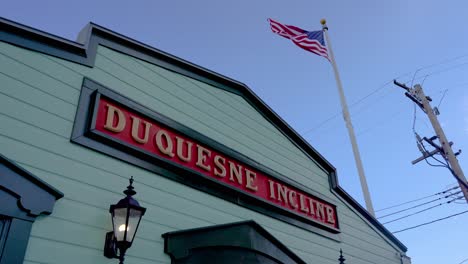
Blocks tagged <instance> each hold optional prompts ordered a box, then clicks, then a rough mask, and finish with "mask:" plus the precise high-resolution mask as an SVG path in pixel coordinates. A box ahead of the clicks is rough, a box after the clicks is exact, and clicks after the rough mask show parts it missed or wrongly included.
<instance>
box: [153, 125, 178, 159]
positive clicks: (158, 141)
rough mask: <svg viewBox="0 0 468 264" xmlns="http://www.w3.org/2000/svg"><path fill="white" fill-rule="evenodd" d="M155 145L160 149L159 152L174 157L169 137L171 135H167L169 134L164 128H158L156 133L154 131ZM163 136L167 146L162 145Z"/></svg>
mask: <svg viewBox="0 0 468 264" xmlns="http://www.w3.org/2000/svg"><path fill="white" fill-rule="evenodd" d="M155 137H156V146H157V147H158V149H159V150H160V151H161V153H163V154H165V155H167V156H169V157H171V158H172V157H174V153H173V150H172V148H173V144H172V139H171V136H169V134H168V133H167V131H166V130H164V129H160V130H159V131H158V132H157V133H156V136H155ZM163 137H164V139H165V141H166V142H167V146H166V147H164V142H163Z"/></svg>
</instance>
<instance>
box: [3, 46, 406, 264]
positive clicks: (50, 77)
mask: <svg viewBox="0 0 468 264" xmlns="http://www.w3.org/2000/svg"><path fill="white" fill-rule="evenodd" d="M0 51H1V52H0V81H2V83H3V84H6V86H5V87H6V88H5V89H3V88H2V90H0V123H2V127H1V128H0V148H1V149H2V154H4V155H6V156H7V157H9V158H11V159H13V160H15V161H17V162H18V163H19V164H20V165H21V166H23V167H25V168H26V169H28V170H30V171H31V172H32V173H33V174H35V175H37V176H39V177H40V178H41V179H43V180H45V181H46V182H48V183H49V184H51V185H52V186H54V187H56V188H58V189H59V190H61V191H62V192H64V193H65V197H64V198H63V199H61V200H59V201H58V202H57V204H56V207H55V209H54V212H53V214H52V215H51V216H47V217H41V218H40V220H38V222H37V224H35V225H33V231H32V237H31V239H30V244H29V246H28V251H27V255H26V261H25V263H28V262H29V263H114V262H115V260H108V259H106V258H104V257H103V256H102V247H103V240H104V234H105V232H106V231H107V230H110V229H111V221H110V215H109V213H108V208H109V205H110V204H111V203H115V202H116V201H117V200H119V199H120V198H121V197H122V193H121V191H122V190H123V188H124V187H125V186H126V185H127V179H128V177H129V176H130V175H133V176H135V178H136V182H135V185H136V189H137V191H138V194H137V197H136V198H137V199H138V200H139V201H140V202H141V204H142V205H143V206H145V207H147V208H148V211H147V214H146V215H145V217H144V218H143V220H142V224H141V226H140V228H141V229H140V232H139V233H137V238H136V241H135V245H134V247H132V249H130V251H129V257H128V261H129V262H131V263H150V262H151V263H154V262H156V263H169V262H170V260H169V257H168V256H167V255H166V254H164V253H163V249H162V244H163V240H162V238H161V237H160V235H161V233H164V232H169V231H174V230H181V229H187V228H193V227H201V226H209V225H214V224H223V223H228V222H234V221H240V220H248V219H254V220H255V221H257V222H258V223H259V224H260V225H262V226H264V227H265V228H266V229H267V230H268V231H269V232H271V233H272V234H273V235H274V236H275V237H277V238H278V239H280V240H281V241H282V242H283V243H284V244H286V245H287V246H288V247H290V249H291V250H293V251H294V252H295V253H297V254H298V255H299V256H300V257H302V258H303V259H304V260H305V261H306V262H308V263H323V264H328V263H330V264H331V263H336V262H337V258H338V254H339V253H338V252H339V248H343V249H344V251H345V256H346V258H347V263H353V264H355V263H363V264H367V263H379V264H380V263H395V264H399V263H400V262H399V259H398V257H396V252H397V250H396V249H395V248H394V247H392V246H391V245H390V244H389V243H388V242H387V241H386V240H385V239H384V238H383V237H382V235H381V234H379V233H378V232H376V231H375V230H374V228H373V227H371V226H370V225H369V224H368V223H367V222H365V221H364V220H363V219H361V217H360V216H358V214H357V213H356V212H355V211H354V210H353V209H351V208H349V206H348V205H346V204H345V203H343V202H342V201H341V199H338V198H337V197H335V195H334V194H333V193H331V192H330V190H329V186H328V184H329V183H328V175H327V174H326V173H325V172H324V171H323V170H321V169H320V168H319V167H318V166H317V164H316V163H315V162H313V161H311V160H309V159H308V158H307V156H306V155H305V154H304V153H303V152H302V151H301V150H299V149H298V148H297V147H296V146H295V145H294V144H291V143H290V142H289V140H288V139H287V138H286V137H285V136H284V135H282V133H281V132H279V131H276V130H275V129H276V128H274V127H273V126H272V125H271V124H270V123H269V122H268V121H267V120H266V119H265V118H264V117H263V116H262V115H260V114H259V113H258V112H257V111H256V110H255V109H254V108H253V107H252V106H251V105H249V104H248V103H246V101H245V100H244V99H242V98H240V97H239V96H237V95H235V94H232V93H229V92H226V91H224V90H220V89H216V88H214V87H212V86H210V85H207V84H204V83H201V82H199V81H195V80H192V79H189V78H188V77H183V76H179V75H178V74H176V73H173V72H169V71H167V70H165V69H162V68H159V67H157V66H154V65H151V64H149V63H147V62H142V61H138V60H136V59H135V58H130V57H126V56H124V55H122V54H119V53H116V52H114V51H112V50H109V49H106V48H102V47H100V48H99V53H100V54H98V57H97V61H96V67H94V68H89V67H85V66H81V65H77V64H74V63H70V62H68V61H64V60H61V59H58V58H52V57H48V56H46V55H43V54H38V53H34V52H31V51H27V50H23V49H20V48H17V47H14V46H11V45H8V44H3V43H1V44H0ZM6 63H8V67H7V66H5V65H6ZM10 64H11V67H10ZM20 76H23V78H20ZM24 76H27V78H24ZM83 76H86V77H89V78H91V79H94V80H96V81H98V82H100V83H102V84H103V85H105V86H108V87H110V88H112V89H113V90H116V91H117V92H119V93H121V94H124V95H125V96H128V97H130V98H132V99H134V100H136V101H138V102H140V103H141V104H143V105H145V106H148V107H149V108H151V109H154V110H156V111H158V112H160V113H161V114H163V115H166V116H169V117H170V118H172V119H174V120H176V121H178V122H180V123H183V124H185V125H187V126H188V127H191V128H192V129H195V130H197V131H199V132H200V133H202V134H204V135H207V136H209V137H211V138H213V139H215V140H217V141H219V142H222V143H223V144H225V145H227V146H229V147H231V148H233V149H235V150H237V151H239V152H241V153H243V154H245V155H247V156H249V157H251V158H254V159H255V160H256V161H259V162H260V163H262V164H264V165H265V166H267V167H270V168H272V169H273V170H276V171H278V172H280V173H282V174H284V175H286V176H288V177H290V178H291V179H293V180H295V181H297V182H300V183H301V184H303V185H306V186H308V187H309V188H311V189H313V190H314V191H315V192H316V193H321V194H323V195H324V196H326V197H328V198H329V199H330V200H331V201H332V202H333V203H335V204H336V205H337V206H338V212H339V220H340V222H341V229H342V235H341V236H342V239H343V243H336V242H335V241H333V240H330V239H328V238H326V237H322V236H319V235H317V234H315V233H312V232H307V231H304V230H303V229H300V228H297V227H295V226H292V225H290V224H287V223H284V222H282V221H278V220H276V219H273V218H271V217H268V216H265V215H262V214H259V213H257V212H255V211H252V210H249V209H246V208H243V207H240V206H238V205H235V204H233V203H230V202H228V201H225V200H222V199H219V198H217V197H214V196H212V195H209V194H206V193H203V192H200V191H198V190H195V189H192V188H190V187H187V186H185V185H182V184H179V183H176V182H174V181H171V180H169V179H166V178H163V177H160V176H158V175H156V174H154V173H151V172H148V171H146V170H144V169H141V168H138V167H135V166H132V165H129V164H127V163H123V162H121V161H119V160H117V159H114V158H111V157H109V156H106V155H102V154H100V153H98V152H95V151H92V150H89V149H87V148H84V147H82V146H78V145H75V144H70V142H69V138H70V135H71V129H72V125H73V123H72V122H73V117H74V112H75V111H76V104H77V103H78V96H79V90H80V89H81V83H82V80H83ZM162 76H164V77H162ZM143 77H144V78H143ZM156 84H157V85H156ZM207 100H208V101H209V102H211V103H207ZM174 105H177V107H174ZM207 113H210V114H207ZM226 120H228V121H226ZM226 122H227V123H228V124H226ZM242 126H246V127H248V129H246V130H244V131H242V133H237V135H231V134H236V133H232V131H239V127H242ZM268 130H270V131H269V132H270V133H269V134H268V135H267V136H266V137H265V139H262V138H261V137H260V136H259V134H260V135H262V134H265V133H267V132H268ZM255 131H256V132H257V134H255ZM269 141H274V142H275V143H274V144H273V145H270V146H267V144H268V142H269ZM246 142H247V143H246ZM255 144H256V145H255ZM246 145H248V146H246ZM251 145H253V146H254V147H253V148H252V147H251ZM282 155H289V156H290V158H289V159H290V160H287V159H286V160H285V159H283V158H282V157H283V156H282ZM77 212H79V213H77ZM55 227H60V228H55ZM54 228H55V229H54ZM61 229H63V230H64V231H63V232H62V233H61V232H60V230H61ZM74 236H76V237H75V239H74V238H73V237H74ZM88 240H89V241H92V242H91V243H88V242H87V241H88ZM46 252H54V253H56V254H57V256H55V257H52V256H50V254H49V255H47V253H46ZM137 256H141V257H140V258H139V257H137ZM80 257H81V258H80ZM68 258H71V259H72V260H71V262H70V261H68V260H69V259H68ZM78 260H80V261H78Z"/></svg>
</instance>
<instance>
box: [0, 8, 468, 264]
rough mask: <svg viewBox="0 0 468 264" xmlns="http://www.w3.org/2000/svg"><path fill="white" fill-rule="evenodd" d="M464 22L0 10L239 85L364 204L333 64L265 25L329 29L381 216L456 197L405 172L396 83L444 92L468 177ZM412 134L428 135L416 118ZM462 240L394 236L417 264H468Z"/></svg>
mask: <svg viewBox="0 0 468 264" xmlns="http://www.w3.org/2000/svg"><path fill="white" fill-rule="evenodd" d="M467 11H468V2H467V1H466V0H453V1H452V0H450V1H431V0H410V1H408V0H392V1H375V0H355V1H338V0H329V1H310V0H309V1H290V2H287V1H277V0H269V1H266V0H258V1H251V0H250V1H248V0H237V1H219V0H198V1H177V0H175V1H88V0H82V1H49V0H42V1H23V0H14V1H8V0H3V1H2V7H1V9H0V16H2V17H5V18H8V19H11V20H14V21H16V22H20V23H23V24H25V25H28V26H32V27H34V28H38V29H41V30H44V31H46V32H50V33H53V34H56V35H59V36H62V37H65V38H68V39H72V40H74V39H75V38H76V36H77V34H78V32H79V31H80V30H81V28H82V27H83V26H85V24H86V23H88V22H90V21H92V22H94V23H97V24H99V25H101V26H104V27H107V28H109V29H112V30H114V31H116V32H119V33H121V34H124V35H126V36H130V37H132V38H134V39H136V40H139V41H142V42H144V43H147V44H149V45H151V46H154V47H156V48H158V49H161V50H163V51H166V52H168V53H171V54H173V55H176V56H178V57H181V58H183V59H186V60H188V61H191V62H194V63H196V64H198V65H201V66H203V67H206V68H208V69H211V70H213V71H216V72H218V73H221V74H223V75H226V76H229V77H231V78H234V79H236V80H239V81H241V82H243V83H246V84H247V85H248V86H249V87H250V88H251V89H252V90H253V91H254V92H255V93H257V94H258V95H259V96H260V97H261V98H262V99H263V100H264V101H265V102H266V103H267V104H268V105H269V106H270V107H271V108H273V109H274V110H275V111H276V112H277V113H278V114H279V115H280V116H281V117H282V118H283V119H285V120H286V121H287V122H288V123H289V124H290V125H291V126H292V127H293V128H294V129H295V130H296V131H298V132H299V133H300V134H301V135H302V136H303V137H304V138H305V139H307V140H308V141H309V142H310V144H311V145H312V146H314V147H315V148H316V149H317V150H318V151H319V152H320V153H321V154H322V155H323V156H324V157H325V158H326V159H327V160H329V161H330V162H331V163H332V164H333V165H334V166H335V167H336V168H337V169H338V176H339V180H340V184H341V185H342V186H343V187H344V188H345V189H346V190H347V191H348V192H349V193H350V194H351V195H352V196H353V197H354V198H355V199H356V200H358V201H359V202H361V204H363V198H362V193H361V188H360V183H359V178H358V174H357V170H356V167H355V163H354V158H353V155H352V151H351V145H350V143H349V139H348V134H347V131H346V128H345V124H344V122H343V119H342V118H341V116H340V115H339V114H338V113H339V112H340V109H341V107H340V102H339V98H338V92H337V88H336V85H335V79H334V76H333V71H332V68H331V66H330V64H329V63H328V61H327V60H326V59H324V58H322V57H319V56H316V55H314V54H312V53H307V52H306V51H304V50H302V49H299V48H297V47H296V46H294V45H293V44H292V43H291V42H289V41H288V40H286V39H284V38H281V37H279V36H277V35H275V34H273V33H272V32H271V31H270V29H269V26H268V23H267V18H269V17H271V18H274V19H277V20H279V21H280V22H283V23H286V24H292V25H296V26H299V27H302V28H304V29H307V30H319V29H320V28H321V25H320V23H319V21H320V19H321V18H326V19H327V21H328V26H329V28H330V31H329V32H330V37H331V40H332V44H333V49H334V52H335V57H336V60H337V63H338V67H339V70H340V74H341V77H342V81H343V85H344V90H345V94H346V96H347V99H348V103H349V104H350V105H351V106H352V107H351V108H350V112H351V115H352V119H353V122H354V127H355V130H356V133H357V140H358V143H359V147H360V150H361V154H362V160H363V164H364V169H365V172H366V175H367V178H368V183H369V188H370V192H371V196H372V199H373V202H374V207H375V208H376V209H379V208H384V207H387V206H391V205H394V204H398V203H401V202H406V201H409V200H413V199H416V198H420V197H424V196H427V195H430V194H434V193H437V192H439V191H442V190H445V189H447V188H448V187H450V186H455V180H454V179H453V177H452V176H451V175H450V173H449V172H448V170H446V169H444V168H436V167H430V166H428V165H427V164H426V163H424V162H421V163H419V164H417V165H415V166H413V165H411V163H410V162H411V161H412V160H413V159H416V158H417V157H419V156H420V155H421V154H420V153H419V151H418V149H417V147H416V144H415V139H414V136H413V132H412V124H413V105H412V102H411V101H409V100H408V99H407V98H406V97H405V96H404V94H403V90H401V89H399V88H397V87H395V86H393V85H392V84H390V81H391V80H392V79H394V78H398V80H400V81H402V82H407V83H408V84H409V85H410V84H411V82H412V81H411V80H412V79H413V76H415V78H414V83H421V82H422V81H423V79H424V77H425V76H426V75H428V76H427V78H425V80H424V85H423V87H424V89H425V91H426V94H428V95H430V96H431V97H432V98H433V104H434V105H438V104H439V101H440V100H441V98H442V96H443V94H444V91H445V90H446V89H448V90H447V92H446V94H445V97H444V99H443V101H442V102H441V103H440V107H439V109H440V112H441V115H440V116H439V119H440V121H441V123H442V125H443V128H444V129H445V131H446V134H447V136H448V138H449V140H451V141H453V142H454V143H455V145H454V149H455V150H458V149H462V150H464V151H465V152H464V153H462V154H461V155H460V156H459V162H460V165H461V166H462V168H463V169H465V171H466V172H465V173H466V174H468V162H467V161H468V156H467V155H468V154H467V153H468V140H467V138H468V92H467V90H466V89H467V88H468V74H467V73H468V72H467V71H468V48H467V47H468V26H467V25H468V12H467ZM426 66H429V67H426ZM418 69H420V70H419V71H417V70H418ZM416 71H417V72H416ZM415 72H416V74H415ZM369 94H371V95H370V96H368V97H366V96H367V95H369ZM364 97H366V99H364V100H362V101H360V99H361V98H364ZM358 101H360V102H359V103H357V104H354V103H355V102H358ZM337 114H338V115H337ZM333 116H336V117H335V118H332V119H330V120H329V121H328V122H325V123H324V121H325V120H328V119H329V118H330V117H333ZM415 129H416V131H417V132H418V133H420V134H421V135H422V136H427V137H431V136H433V135H434V133H433V131H432V128H431V126H430V123H429V121H428V119H427V118H426V116H425V115H424V114H423V113H422V112H421V111H420V110H419V109H418V110H417V116H416V123H415ZM437 197H439V196H434V197H432V198H437ZM424 201H428V200H423V201H422V202H424ZM460 201H462V200H460ZM416 204H418V202H416V203H415V204H414V205H416ZM436 204H437V203H433V204H431V205H436ZM403 208H405V207H401V208H398V209H403ZM423 208H426V207H418V209H423ZM466 209H467V205H466V204H445V205H443V206H439V207H436V208H434V209H431V210H428V211H426V212H424V213H421V214H417V215H415V216H412V217H408V218H405V219H403V220H400V221H396V222H394V223H390V224H387V225H386V226H387V228H388V229H389V230H390V231H396V230H400V229H403V228H406V227H410V226H414V225H417V224H420V223H423V222H427V221H431V220H434V219H437V218H441V217H445V216H448V215H451V214H454V213H457V212H461V211H464V210H466ZM386 212H388V213H390V212H391V210H389V211H384V212H382V214H383V213H386ZM410 212H414V211H408V213H410ZM382 214H381V215H382ZM403 215H404V214H402V215H401V216H403ZM387 219H388V220H390V219H391V218H386V219H385V220H387ZM467 229H468V214H464V215H460V216H458V217H454V218H450V219H448V220H445V221H442V222H437V223H434V224H431V225H427V226H423V227H420V228H417V229H413V230H408V231H405V232H401V233H398V234H396V236H397V237H398V238H399V239H400V240H401V241H402V242H403V243H405V244H406V245H407V246H408V248H409V251H408V255H409V256H411V257H412V258H413V263H421V264H422V263H424V264H458V263H460V262H462V261H463V260H465V259H466V258H468V250H467V246H468V242H467V237H468V231H467ZM350 264H352V263H350Z"/></svg>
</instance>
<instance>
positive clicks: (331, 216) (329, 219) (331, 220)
mask: <svg viewBox="0 0 468 264" xmlns="http://www.w3.org/2000/svg"><path fill="white" fill-rule="evenodd" d="M327 222H328V223H330V224H334V223H335V214H334V213H333V208H331V207H330V206H327Z"/></svg>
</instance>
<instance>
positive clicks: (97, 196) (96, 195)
mask: <svg viewBox="0 0 468 264" xmlns="http://www.w3.org/2000/svg"><path fill="white" fill-rule="evenodd" d="M28 153H31V151H28ZM33 154H34V153H33ZM46 158H47V159H48V160H49V159H50V158H49V157H46ZM52 160H53V159H52ZM62 162H63V161H60V163H62ZM66 167H68V166H66ZM78 171H83V170H82V169H80V170H78ZM33 172H34V170H33ZM35 172H36V174H39V175H41V174H40V173H38V172H37V171H35ZM85 174H86V173H85ZM43 178H46V177H45V175H43ZM60 179H62V178H60ZM46 180H47V181H48V182H51V183H53V184H54V183H55V184H59V186H62V187H63V186H64V184H60V183H59V182H58V181H57V182H55V181H54V180H53V179H52V178H46ZM72 189H77V185H76V184H74V185H73V188H72ZM87 192H88V193H89V194H90V197H95V198H96V199H90V200H89V201H86V202H88V203H90V202H93V201H94V200H98V201H106V200H112V198H107V199H106V198H102V197H99V195H102V194H95V193H93V192H90V191H89V190H87ZM65 193H68V194H69V196H72V198H75V197H74V194H73V192H71V191H68V192H67V191H65ZM145 195H147V194H146V193H145ZM76 196H78V197H81V196H82V195H81V192H80V191H78V194H76ZM80 199H86V198H80ZM114 199H117V198H114ZM210 200H213V199H210ZM224 203H226V202H224ZM154 210H155V209H154V208H153V211H154ZM242 211H246V212H247V210H242V209H241V208H237V209H236V210H235V212H236V214H237V213H239V212H242ZM250 213H251V212H250ZM158 215H163V214H161V213H159V214H158ZM148 217H150V218H153V217H152V216H150V215H149V216H148ZM154 217H158V216H154ZM159 217H160V216H159ZM209 217H211V216H209ZM177 218H179V217H177ZM177 218H175V219H177ZM181 218H182V219H184V217H181ZM262 218H266V220H268V221H272V219H268V217H265V216H258V219H262ZM258 219H257V220H258ZM185 221H187V219H185ZM268 221H266V222H268ZM272 222H275V221H274V220H273V221H272ZM263 224H265V223H263ZM265 225H266V226H268V224H265ZM276 225H277V223H276ZM283 225H285V228H287V227H288V225H287V224H283ZM185 228H187V227H185ZM289 229H290V230H288V232H291V231H292V230H291V228H289ZM296 231H298V232H297V233H296V234H294V235H299V236H304V235H310V234H304V232H303V231H301V230H297V229H296ZM318 238H319V237H318ZM324 239H325V238H324ZM317 240H318V239H317V237H313V238H311V239H310V242H313V241H317ZM327 240H328V239H325V241H327ZM328 243H330V241H328ZM320 244H322V242H320ZM332 247H333V246H332Z"/></svg>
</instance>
